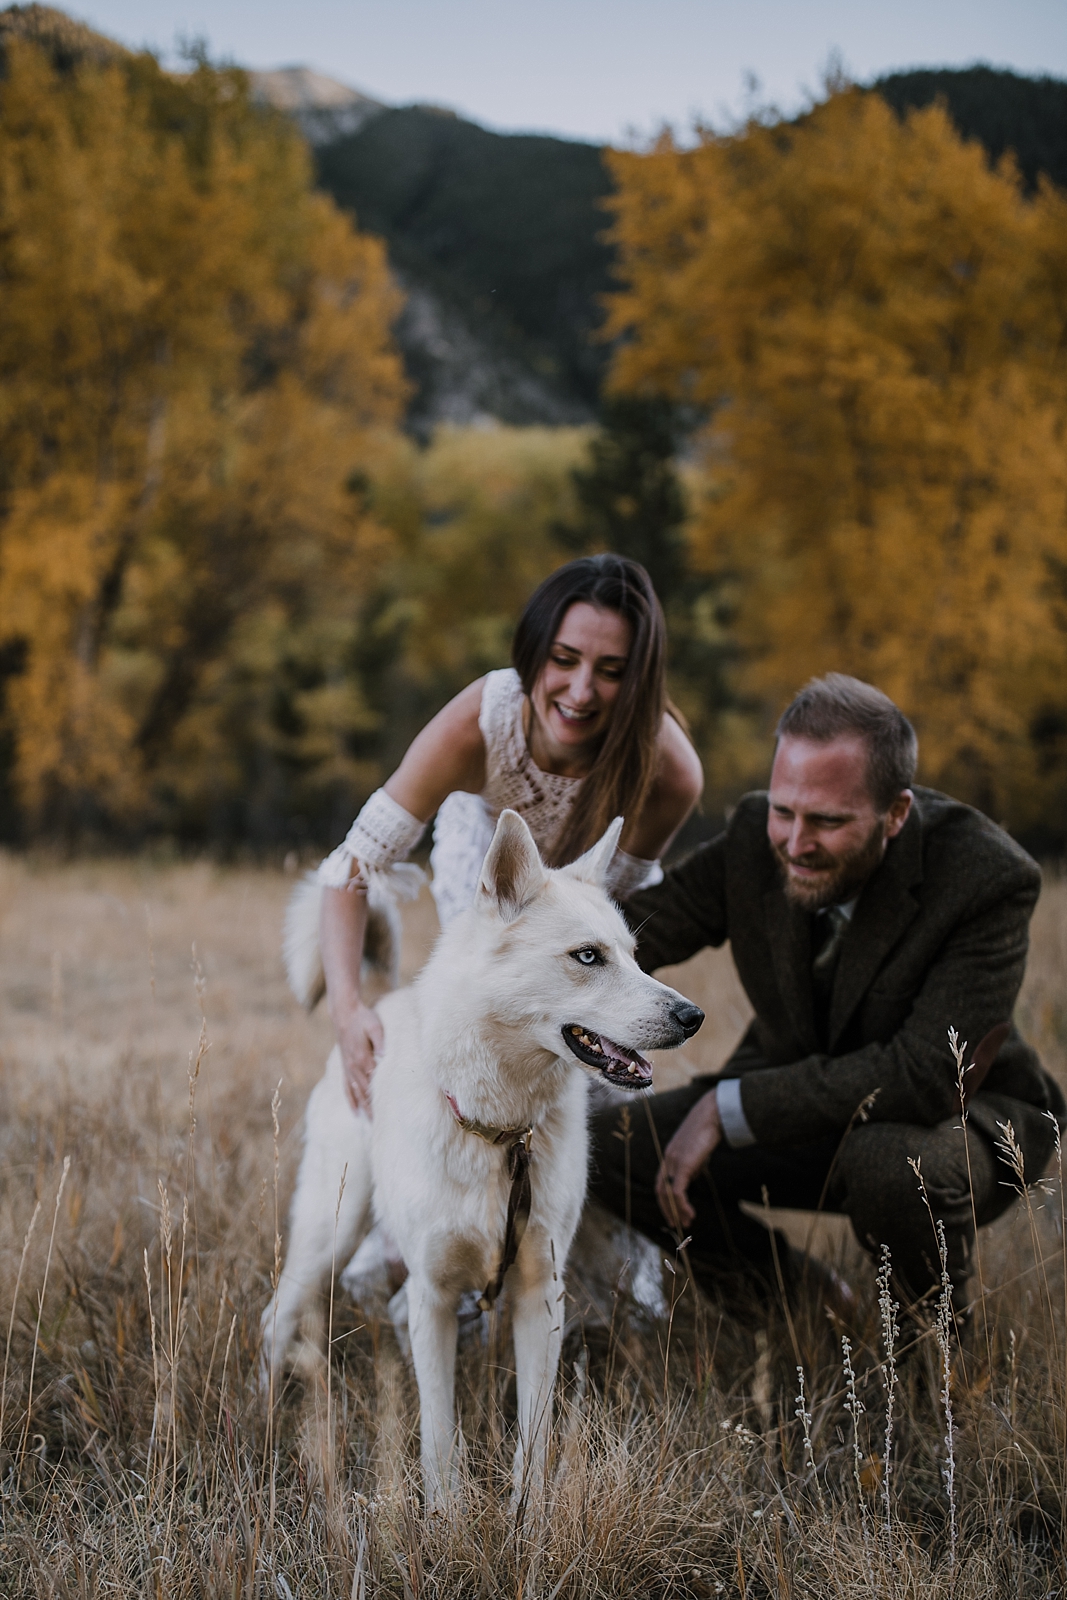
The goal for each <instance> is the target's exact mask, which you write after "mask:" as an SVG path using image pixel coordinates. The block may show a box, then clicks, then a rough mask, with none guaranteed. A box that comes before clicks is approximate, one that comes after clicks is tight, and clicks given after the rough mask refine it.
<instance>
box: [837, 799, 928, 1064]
mask: <svg viewBox="0 0 1067 1600" xmlns="http://www.w3.org/2000/svg"><path fill="white" fill-rule="evenodd" d="M922 875H923V873H922V822H921V820H920V817H919V808H918V805H913V806H912V810H911V815H910V816H909V818H908V820H907V822H906V823H905V824H904V827H903V828H902V829H901V831H900V833H899V834H898V835H897V837H896V838H895V839H894V840H892V841H891V843H890V845H889V848H888V849H887V851H886V854H885V859H884V861H883V862H882V865H881V866H880V867H879V868H878V870H877V872H875V873H874V875H873V877H871V878H869V879H868V881H867V883H866V884H865V886H864V888H863V891H862V893H861V894H860V898H859V903H858V905H857V906H856V910H855V912H854V913H853V917H852V925H851V927H850V928H849V930H848V933H847V934H846V935H845V941H844V943H843V944H842V946H841V958H840V961H839V962H838V967H837V974H836V976H835V978H834V989H833V996H832V999H831V1002H830V1041H829V1043H830V1050H831V1051H833V1049H834V1047H835V1045H836V1044H837V1041H838V1040H839V1039H840V1037H841V1035H842V1034H843V1033H844V1031H845V1029H846V1028H847V1026H848V1024H849V1022H850V1021H851V1020H852V1015H853V1012H854V1011H855V1010H856V1007H857V1006H858V1005H859V1003H860V1001H861V1000H862V999H863V996H864V995H865V994H866V992H867V990H868V988H869V987H870V985H871V983H872V981H873V979H874V977H875V975H876V973H877V972H878V969H879V967H880V966H881V965H882V963H883V961H884V960H885V958H886V956H887V955H888V954H889V952H890V951H891V950H892V949H893V947H894V945H895V944H896V943H897V941H898V940H899V939H900V937H901V935H902V934H903V933H904V931H905V929H906V928H907V927H908V926H909V924H910V923H911V922H912V921H913V920H914V918H915V917H916V916H917V915H918V911H919V902H918V901H917V900H916V898H915V896H914V895H913V894H912V892H911V890H912V888H913V886H914V885H915V884H917V883H921V882H922Z"/></svg>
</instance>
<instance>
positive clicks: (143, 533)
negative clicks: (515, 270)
mask: <svg viewBox="0 0 1067 1600" xmlns="http://www.w3.org/2000/svg"><path fill="white" fill-rule="evenodd" d="M3 49H4V76H3V79H2V81H0V281H2V283H3V290H2V294H3V314H2V316H0V647H3V648H4V649H6V650H7V656H6V657H5V659H8V660H11V659H15V658H16V656H17V658H18V662H19V665H20V667H21V670H19V671H17V672H16V673H14V674H13V675H11V676H9V677H8V678H7V679H6V681H5V685H4V689H5V695H4V715H5V717H6V719H7V724H8V729H9V731H10V733H11V734H12V735H13V738H14V744H15V749H16V770H15V778H16V783H17V788H18V793H19V796H20V799H21V801H22V804H23V807H24V809H25V813H26V816H27V818H28V820H29V822H30V825H31V827H32V826H38V827H52V826H55V827H66V826H75V825H77V821H78V819H79V817H81V816H83V815H85V814H86V813H87V812H88V813H92V814H94V815H96V814H98V815H100V816H102V817H110V818H116V817H118V818H120V819H121V818H123V817H126V818H134V817H136V818H139V819H141V820H144V818H145V817H146V816H148V817H150V816H151V811H152V805H153V803H154V802H153V796H154V795H157V794H158V793H159V792H160V787H161V785H162V786H163V787H167V786H169V787H170V789H171V790H175V786H176V785H177V787H178V788H180V787H181V786H183V785H184V786H185V789H186V790H187V791H189V792H193V793H195V792H196V790H197V786H198V785H200V786H203V787H206V789H209V790H211V791H212V792H213V793H215V794H217V793H218V792H219V785H220V783H223V782H224V774H223V769H224V767H225V763H222V764H221V766H220V765H219V764H218V763H216V764H215V765H214V766H213V765H212V757H213V756H215V755H217V754H218V751H219V750H220V749H221V748H223V747H224V746H225V744H226V742H227V735H226V732H225V729H226V727H227V725H228V724H229V725H232V724H234V723H235V722H236V723H237V724H238V725H240V726H241V727H242V728H243V727H244V726H245V724H246V723H247V718H246V717H245V718H242V716H241V714H240V713H238V712H237V711H235V710H234V707H233V704H232V703H231V702H232V699H233V693H232V691H233V683H234V679H235V675H236V679H239V680H240V682H241V683H242V685H244V686H245V688H247V684H248V681H249V674H250V673H251V675H252V677H253V678H255V677H256V674H257V673H258V675H259V677H258V679H257V682H261V681H262V680H264V678H265V677H269V676H270V673H271V672H272V671H274V670H275V667H276V665H277V654H278V651H280V650H282V649H283V648H285V647H286V639H287V636H288V637H290V638H295V637H297V636H299V637H301V638H302V640H303V648H305V649H306V650H308V649H309V650H310V651H311V653H312V654H315V653H316V651H317V652H318V655H319V656H320V657H321V656H322V655H323V652H325V654H326V656H331V652H332V656H331V658H333V657H336V656H337V653H338V651H339V650H342V649H343V647H344V639H343V638H342V635H344V633H345V629H346V628H347V629H348V630H349V632H350V631H351V628H352V626H353V616H354V606H355V601H356V598H357V597H358V594H359V592H360V587H361V584H362V585H364V586H365V585H366V583H367V581H368V574H369V572H370V571H371V570H372V568H373V563H374V560H375V559H377V556H378V555H380V554H381V553H382V550H383V547H384V544H386V543H387V542H388V541H387V536H386V534H385V533H384V530H383V529H382V528H381V527H380V526H379V525H378V524H377V523H376V522H375V521H374V519H373V518H372V517H370V516H369V515H368V514H367V511H366V507H365V504H364V502H363V501H362V500H361V499H360V498H359V496H356V495H353V494H352V493H351V492H350V491H349V489H348V488H347V487H346V485H348V484H350V483H351V481H352V480H353V474H358V472H359V471H361V470H363V469H364V468H365V467H366V463H367V460H368V458H369V457H371V456H373V454H374V452H375V450H376V448H377V446H376V441H377V440H378V438H379V437H380V436H382V435H383V434H384V435H388V434H389V433H390V432H391V431H392V430H393V429H394V428H395V425H396V423H397V421H398V419H399V414H400V408H401V405H402V402H403V398H404V392H405V384H404V379H403V376H402V371H401V367H400V363H399V358H398V356H397V353H396V351H395V349H394V347H393V344H392V340H391V332H390V329H391V324H392V321H393V319H394V317H395V316H396V314H397V311H398V310H399V305H400V298H399V296H398V294H397V291H396V290H395V288H394V286H393V284H392V282H391V280H390V277H389V273H388V269H387V265H386V260H385V255H384V250H383V248H382V246H381V244H380V243H379V242H378V241H376V240H372V239H369V238H367V237H365V236H362V235H360V234H358V233H357V232H356V231H355V230H354V229H353V227H352V225H351V223H350V222H349V221H347V220H346V219H345V218H343V217H342V216H341V215H340V213H339V212H337V210H336V209H335V208H334V207H333V205H332V204H331V203H330V202H329V201H328V200H326V199H325V198H323V197H322V196H320V195H318V194H316V193H315V192H314V190H313V187H312V175H311V169H310V162H309V157H308V153H307V150H306V148H305V146H304V144H303V142H302V141H301V139H300V138H299V137H298V135H297V134H296V133H295V131H294V130H293V129H292V128H291V127H290V126H289V125H288V124H287V123H285V122H284V121H283V119H281V118H279V117H276V116H272V115H269V114H266V113H264V112H262V111H261V110H259V109H258V108H257V107H255V106H254V105H253V104H252V103H251V101H250V97H249V94H248V89H247V84H246V82H245V80H244V78H243V76H242V74H240V73H238V72H236V71H226V70H223V71H219V70H214V69H212V68H211V67H209V66H208V65H206V64H204V63H201V64H199V65H198V66H196V67H195V69H194V70H193V71H192V72H190V73H189V74H187V75H185V76H184V77H181V78H175V77H172V76H169V75H168V74H166V73H164V72H163V71H162V70H161V69H160V68H159V66H158V65H157V64H156V63H155V62H154V61H153V60H152V59H151V58H150V57H131V56H128V55H126V54H125V53H124V52H122V51H120V50H118V48H117V47H116V48H115V50H114V51H113V52H112V53H111V56H110V57H106V56H105V57H104V58H101V56H100V52H96V53H95V54H94V53H93V52H87V53H86V54H85V56H84V58H83V59H82V60H81V61H80V62H77V61H76V62H75V64H74V65H69V64H64V65H62V66H57V65H56V64H54V63H53V61H52V59H50V57H49V55H48V53H47V51H46V50H45V49H44V48H42V47H40V46H39V45H38V44H37V43H35V42H34V40H32V39H22V38H18V37H14V38H13V37H6V38H5V39H4V41H3ZM261 613H262V616H263V617H265V618H267V619H268V620H267V622H265V623H257V618H259V617H260V614H261ZM242 628H243V629H244V630H245V631H246V632H248V633H250V634H252V635H255V636H256V638H257V639H258V640H259V642H260V648H259V651H258V654H257V652H256V651H255V650H253V651H252V652H251V655H250V656H246V658H243V659H242V662H241V664H240V665H237V664H235V661H236V657H235V652H236V656H240V648H239V635H240V632H241V629H242ZM316 629H318V630H319V632H318V634H317V635H316V634H315V630H316ZM331 629H332V634H331ZM301 630H302V631H301ZM312 635H315V639H316V640H317V642H314V641H312V642H311V643H309V639H310V638H311V636H312ZM264 639H269V640H271V641H272V643H271V645H270V648H269V649H268V651H267V655H266V656H264V654H263V640H264ZM14 645H18V646H19V647H20V650H21V654H19V653H18V652H16V651H14V650H13V649H12V646H14ZM271 650H273V652H274V654H273V656H272V655H271ZM243 692H244V690H242V693H243ZM266 692H267V691H265V690H264V691H263V693H261V695H260V698H261V699H262V698H263V694H265V693H266ZM238 698H240V696H239V697H238ZM337 699H338V697H337V696H336V695H335V696H334V700H335V701H337ZM340 699H341V701H343V702H344V704H342V705H337V704H335V705H334V706H333V708H332V709H331V711H330V712H329V715H328V717H327V722H328V723H329V725H330V729H331V737H334V739H335V744H336V748H337V751H338V752H343V745H344V738H343V733H344V729H345V728H346V727H348V726H349V725H358V723H359V721H360V718H361V716H362V715H363V713H362V711H361V710H360V709H359V708H358V706H356V705H354V703H353V702H352V696H351V695H349V696H348V698H347V700H345V697H344V696H343V695H342V696H341V697H340ZM346 717H347V718H348V722H347V723H346V721H345V718H346ZM331 719H332V720H331ZM305 720H306V719H305ZM314 720H315V719H314V717H313V716H311V717H310V721H309V722H308V723H307V728H306V729H305V731H306V732H307V733H308V737H309V739H310V744H309V751H312V752H313V751H314V750H316V749H319V748H320V747H321V744H322V731H321V729H317V728H315V727H314V726H313V724H314ZM185 724H189V726H188V727H185V731H184V732H183V731H182V730H183V726H184V725H185ZM197 729H198V730H199V732H196V731H195V730H197ZM293 737H294V739H295V741H296V744H297V745H299V743H300V737H301V735H300V733H299V732H297V733H294V735H293ZM307 759H308V760H309V761H310V763H311V764H312V765H314V756H313V754H309V755H308V758H307ZM341 765H342V766H343V765H344V762H343V759H342V760H341ZM240 781H242V782H246V781H247V775H245V777H244V778H243V779H241V780H240Z"/></svg>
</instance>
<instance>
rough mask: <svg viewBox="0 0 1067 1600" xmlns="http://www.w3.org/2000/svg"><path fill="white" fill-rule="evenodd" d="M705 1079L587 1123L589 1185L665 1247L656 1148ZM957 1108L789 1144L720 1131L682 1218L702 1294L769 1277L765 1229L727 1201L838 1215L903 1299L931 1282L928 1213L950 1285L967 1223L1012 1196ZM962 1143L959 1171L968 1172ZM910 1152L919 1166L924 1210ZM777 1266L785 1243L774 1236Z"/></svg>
mask: <svg viewBox="0 0 1067 1600" xmlns="http://www.w3.org/2000/svg"><path fill="white" fill-rule="evenodd" d="M712 1087H714V1084H713V1082H712V1081H711V1080H709V1079H707V1078H702V1079H696V1080H695V1081H694V1082H693V1083H690V1084H688V1085H687V1086H686V1087H685V1088H684V1089H675V1090H672V1091H671V1092H669V1093H667V1094H657V1095H652V1096H651V1097H649V1098H648V1099H646V1100H644V1101H642V1102H638V1103H637V1104H634V1103H632V1102H631V1103H630V1104H629V1105H628V1106H627V1105H623V1106H615V1105H612V1106H609V1107H607V1108H606V1109H604V1110H601V1111H599V1112H597V1113H596V1114H595V1115H594V1116H593V1118H592V1121H591V1135H592V1169H591V1173H590V1193H591V1194H592V1196H593V1197H594V1198H595V1199H596V1200H598V1201H600V1203H601V1204H602V1205H604V1206H607V1208H608V1209H609V1210H610V1211H612V1212H614V1213H615V1215H616V1216H618V1217H621V1218H623V1219H624V1220H626V1221H629V1222H630V1223H631V1225H632V1226H633V1227H635V1228H637V1229H638V1230H639V1231H640V1232H641V1233H644V1234H646V1235H647V1236H648V1237H649V1238H650V1239H652V1240H653V1241H654V1242H656V1243H658V1244H661V1245H662V1246H663V1247H664V1248H665V1249H668V1250H670V1249H672V1248H673V1246H674V1243H675V1242H676V1240H675V1238H674V1235H673V1232H672V1230H671V1229H670V1228H669V1227H668V1225H667V1223H666V1222H665V1220H664V1218H663V1215H662V1213H661V1212H660V1209H659V1206H658V1204H657V1202H656V1196H655V1192H654V1184H655V1179H656V1173H657V1170H658V1168H659V1159H660V1151H661V1150H662V1149H663V1148H664V1146H665V1145H666V1144H667V1141H668V1140H669V1139H670V1138H671V1135H672V1134H673V1133H674V1132H675V1130H676V1128H677V1127H678V1125H679V1124H680V1123H681V1121H682V1119H683V1118H684V1117H685V1116H686V1114H687V1113H688V1111H689V1110H690V1108H691V1107H692V1106H693V1105H694V1104H695V1103H696V1101H697V1100H699V1099H700V1097H701V1096H702V1095H704V1094H706V1093H707V1091H708V1089H709V1088H712ZM966 1140H967V1144H966V1146H965V1144H964V1131H963V1128H962V1125H961V1120H960V1118H959V1117H955V1118H951V1119H949V1120H948V1121H945V1122H941V1123H939V1124H938V1125H937V1126H936V1127H932V1128H926V1127H920V1126H918V1125H916V1124H910V1123H901V1122H868V1123H863V1124H860V1125H859V1126H857V1127H855V1128H853V1129H852V1130H851V1131H850V1132H848V1133H846V1135H845V1136H844V1138H843V1139H838V1138H834V1139H826V1140H823V1141H821V1142H819V1143H817V1144H809V1145H802V1146H799V1147H796V1148H792V1149H767V1148H764V1147H763V1146H761V1145H758V1144H757V1145H749V1146H747V1147H745V1148H742V1149H736V1150H735V1149H732V1148H731V1147H730V1146H729V1145H728V1144H726V1143H725V1141H723V1142H722V1143H720V1144H719V1145H718V1146H717V1148H716V1149H715V1150H714V1151H713V1152H712V1154H711V1156H710V1157H709V1158H708V1160H707V1162H706V1163H705V1164H704V1167H703V1168H702V1170H701V1172H700V1173H698V1174H697V1176H696V1178H695V1179H694V1180H693V1182H692V1184H691V1185H690V1188H689V1199H690V1203H691V1204H692V1206H693V1209H694V1211H695V1212H696V1218H695V1220H694V1222H693V1223H692V1225H691V1227H690V1228H688V1230H687V1231H688V1233H689V1235H690V1240H691V1242H690V1244H689V1246H688V1254H689V1261H690V1265H691V1267H692V1270H693V1273H694V1276H695V1277H696V1279H697V1282H698V1283H699V1284H700V1285H701V1287H702V1288H704V1289H705V1290H707V1291H709V1292H713V1291H714V1290H716V1289H717V1288H722V1287H723V1286H724V1285H726V1284H727V1283H729V1282H731V1281H736V1279H737V1278H738V1277H739V1276H741V1277H744V1278H751V1279H754V1280H755V1281H756V1284H757V1285H758V1286H759V1287H761V1288H771V1289H772V1290H773V1288H774V1285H775V1282H776V1274H775V1268H774V1258H773V1253H772V1246H771V1235H770V1233H769V1232H768V1230H767V1229H766V1228H765V1227H764V1226H763V1225H762V1223H760V1222H757V1221H755V1220H754V1219H753V1218H752V1217H750V1216H748V1215H746V1213H745V1212H744V1211H742V1210H741V1209H740V1204H739V1202H741V1201H750V1202H752V1203H754V1204H755V1205H757V1206H758V1205H760V1204H761V1203H762V1200H763V1191H764V1189H766V1191H767V1201H768V1204H770V1205H771V1206H775V1207H783V1208H785V1209H793V1208H795V1209H797V1210H801V1211H815V1210H816V1209H818V1208H819V1207H820V1206H821V1208H822V1210H824V1211H829V1212H835V1213H839V1214H843V1215H845V1216H847V1217H848V1218H849V1220H850V1221H851V1223H852V1227H853V1230H854V1232H855V1234H856V1237H857V1239H858V1240H859V1242H860V1243H861V1244H862V1245H863V1246H864V1248H865V1249H867V1250H868V1251H870V1252H871V1253H872V1254H873V1255H875V1256H877V1255H878V1254H879V1253H880V1250H881V1246H882V1245H883V1244H884V1245H887V1246H888V1247H889V1250H890V1252H891V1254H892V1260H893V1271H894V1276H895V1278H896V1281H897V1284H898V1288H899V1289H900V1290H901V1291H902V1292H903V1293H904V1295H905V1296H906V1297H907V1299H908V1300H910V1301H915V1300H918V1299H919V1298H921V1297H922V1296H923V1295H924V1294H926V1293H927V1292H928V1291H929V1290H930V1289H934V1288H937V1287H939V1286H940V1277H941V1268H940V1262H939V1258H938V1249H937V1239H936V1235H935V1232H934V1226H933V1223H932V1222H931V1215H930V1212H931V1211H932V1212H933V1216H934V1217H935V1218H938V1219H940V1220H941V1221H942V1222H943V1224H944V1229H945V1241H946V1244H947V1248H948V1271H949V1276H950V1278H951V1280H952V1283H953V1287H954V1290H955V1294H954V1299H955V1300H956V1302H957V1304H960V1303H962V1301H961V1295H962V1291H963V1289H964V1286H965V1285H966V1282H967V1279H968V1278H969V1276H970V1271H971V1251H972V1247H973V1243H974V1224H975V1221H977V1222H978V1224H979V1226H981V1225H982V1224H983V1223H986V1222H992V1221H993V1219H994V1218H995V1217H997V1216H999V1215H1000V1214H1001V1212H1003V1211H1005V1210H1006V1209H1007V1207H1008V1206H1009V1205H1010V1204H1011V1203H1012V1201H1013V1200H1014V1199H1015V1195H1016V1191H1015V1189H1014V1188H1013V1186H1012V1179H1011V1173H1010V1172H1009V1170H1008V1169H1007V1168H1006V1167H1005V1166H1004V1165H1003V1164H1002V1163H1001V1162H1000V1160H999V1159H998V1157H997V1154H996V1151H995V1150H994V1148H993V1145H992V1142H991V1141H990V1140H989V1139H988V1138H987V1137H986V1136H985V1135H984V1134H983V1133H981V1132H979V1131H978V1130H976V1129H975V1128H973V1127H969V1128H968V1129H967V1133H966ZM968 1153H969V1156H970V1173H969V1174H968ZM911 1161H916V1162H918V1163H919V1164H920V1167H921V1171H922V1177H923V1183H924V1184H925V1188H926V1195H927V1198H928V1200H929V1203H930V1210H928V1209H927V1205H926V1202H925V1201H924V1199H923V1196H922V1194H921V1192H920V1188H919V1182H918V1179H917V1177H916V1174H915V1171H914V1169H913V1168H912V1166H911V1165H910V1162H911ZM780 1250H781V1254H780V1264H782V1265H785V1267H786V1270H787V1271H788V1261H789V1256H790V1252H789V1251H788V1248H787V1246H786V1244H785V1241H784V1239H782V1240H780Z"/></svg>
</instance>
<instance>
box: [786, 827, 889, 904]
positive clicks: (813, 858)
mask: <svg viewBox="0 0 1067 1600" xmlns="http://www.w3.org/2000/svg"><path fill="white" fill-rule="evenodd" d="M884 854H885V824H884V822H883V820H882V819H881V818H879V819H878V821H877V822H876V823H875V825H874V827H873V828H872V829H871V832H870V834H869V835H868V837H867V838H866V839H865V840H864V842H863V843H862V844H861V845H857V847H856V849H855V850H853V851H852V852H851V853H850V854H849V855H847V856H831V855H830V854H829V853H828V852H827V851H825V850H822V849H819V848H816V849H814V850H811V851H809V852H808V853H807V854H806V855H803V856H798V857H797V864H798V865H799V866H805V867H826V868H829V869H831V870H829V871H828V872H827V873H826V875H825V876H824V877H820V878H818V879H817V880H814V881H810V882H809V881H806V880H802V879H798V878H794V877H792V876H791V875H790V872H789V853H788V851H787V849H786V847H785V845H784V844H780V845H776V846H775V849H774V856H775V860H776V861H777V863H778V870H779V871H780V872H781V874H782V887H783V888H784V890H785V897H786V899H787V900H788V901H789V902H790V904H791V905H794V906H799V907H800V909H801V910H802V911H821V910H822V909H823V907H824V906H840V905H846V904H847V903H848V901H849V900H853V899H855V897H856V895H858V894H859V892H860V890H861V889H862V888H863V885H864V884H865V883H866V882H867V879H868V878H869V877H870V876H871V873H872V872H874V871H875V870H876V868H877V867H879V866H880V865H881V861H882V857H883V855H884Z"/></svg>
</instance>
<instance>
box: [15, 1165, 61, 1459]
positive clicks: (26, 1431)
mask: <svg viewBox="0 0 1067 1600" xmlns="http://www.w3.org/2000/svg"><path fill="white" fill-rule="evenodd" d="M69 1171H70V1157H69V1156H64V1157H63V1171H62V1172H61V1173H60V1177H59V1188H58V1189H57V1190H56V1204H55V1209H54V1211H53V1212H52V1231H51V1233H50V1234H49V1236H48V1254H47V1256H46V1257H45V1263H44V1277H43V1279H42V1280H41V1289H40V1293H39V1294H38V1296H37V1322H36V1324H35V1326H34V1330H33V1353H32V1355H31V1356H30V1377H29V1383H28V1385H27V1390H26V1421H25V1423H24V1424H23V1428H22V1443H21V1445H20V1446H19V1472H20V1473H21V1471H22V1463H23V1461H24V1460H25V1458H26V1444H27V1441H28V1439H29V1436H30V1417H31V1416H32V1414H33V1379H34V1374H35V1373H36V1371H37V1349H38V1346H39V1344H40V1340H41V1318H42V1317H43V1316H44V1297H45V1294H46V1292H47V1290H48V1273H49V1269H50V1267H51V1265H52V1249H53V1246H54V1245H55V1242H56V1224H57V1223H58V1221H59V1206H60V1202H61V1200H62V1199H63V1190H64V1189H65V1188H66V1184H67V1173H68V1172H69Z"/></svg>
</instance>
